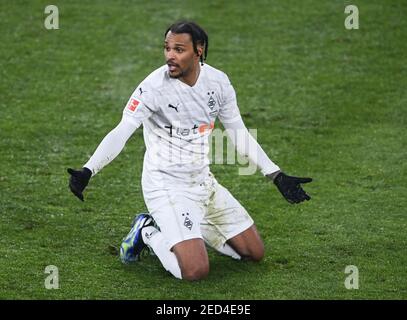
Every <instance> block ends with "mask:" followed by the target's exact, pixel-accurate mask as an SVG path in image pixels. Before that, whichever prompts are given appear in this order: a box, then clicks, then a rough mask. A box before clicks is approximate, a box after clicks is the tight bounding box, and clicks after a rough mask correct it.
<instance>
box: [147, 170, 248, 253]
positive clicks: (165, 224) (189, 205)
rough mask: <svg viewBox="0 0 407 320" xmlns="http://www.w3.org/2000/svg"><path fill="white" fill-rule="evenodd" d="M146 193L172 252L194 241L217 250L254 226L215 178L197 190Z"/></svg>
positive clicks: (192, 188)
mask: <svg viewBox="0 0 407 320" xmlns="http://www.w3.org/2000/svg"><path fill="white" fill-rule="evenodd" d="M143 192H144V200H145V203H146V206H147V208H148V211H149V213H150V214H151V215H152V217H153V218H154V220H155V221H156V223H157V225H158V226H159V228H160V230H161V232H162V233H163V235H164V237H165V238H166V239H167V246H168V249H171V248H172V247H173V246H174V245H175V244H177V243H179V242H181V241H184V240H189V239H194V238H201V239H203V240H204V241H205V242H206V243H207V244H208V245H210V246H211V247H213V248H215V249H217V248H220V247H222V246H223V245H224V244H225V242H226V241H227V240H229V239H230V238H233V237H234V236H236V235H238V234H239V233H241V232H243V231H245V230H247V229H248V228H249V227H251V226H252V225H253V219H252V218H251V217H250V215H249V214H248V213H247V211H246V209H245V208H243V206H242V205H241V204H240V203H239V202H238V201H237V200H236V199H235V198H234V197H233V196H232V194H231V193H230V192H229V191H228V190H227V189H226V188H224V187H223V186H221V185H220V184H219V183H218V182H217V181H216V179H215V177H214V176H213V175H212V174H209V176H208V177H207V179H206V180H205V182H204V183H202V184H200V185H196V186H194V187H190V188H185V187H174V188H171V189H159V190H154V191H152V190H149V191H145V190H144V189H143Z"/></svg>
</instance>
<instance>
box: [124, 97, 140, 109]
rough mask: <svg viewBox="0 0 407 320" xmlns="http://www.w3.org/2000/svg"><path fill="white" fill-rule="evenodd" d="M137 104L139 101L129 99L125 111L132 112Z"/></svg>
mask: <svg viewBox="0 0 407 320" xmlns="http://www.w3.org/2000/svg"><path fill="white" fill-rule="evenodd" d="M139 104H140V101H139V100H137V99H136V98H131V99H130V101H129V102H128V103H127V109H129V110H130V111H133V112H134V111H135V110H136V108H137V106H138V105H139Z"/></svg>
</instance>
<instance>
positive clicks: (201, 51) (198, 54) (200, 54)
mask: <svg viewBox="0 0 407 320" xmlns="http://www.w3.org/2000/svg"><path fill="white" fill-rule="evenodd" d="M196 51H198V53H197V54H196V55H197V56H198V57H201V56H202V54H203V47H202V46H200V45H198V46H197V48H196Z"/></svg>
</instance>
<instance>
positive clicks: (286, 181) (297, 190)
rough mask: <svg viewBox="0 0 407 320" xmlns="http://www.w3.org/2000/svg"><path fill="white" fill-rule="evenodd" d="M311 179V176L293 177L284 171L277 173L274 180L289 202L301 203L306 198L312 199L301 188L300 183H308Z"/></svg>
mask: <svg viewBox="0 0 407 320" xmlns="http://www.w3.org/2000/svg"><path fill="white" fill-rule="evenodd" d="M270 176H272V175H270ZM270 178H271V177H270ZM311 181H312V179H311V178H298V177H291V176H288V175H286V174H285V173H284V172H280V173H279V174H277V175H276V176H275V177H274V180H273V182H274V184H275V185H276V186H277V188H278V190H279V191H280V192H281V194H282V195H283V196H284V198H285V199H286V200H287V201H288V202H289V203H300V202H302V201H304V200H307V201H308V200H310V199H311V197H310V196H309V195H307V194H306V193H305V191H304V190H303V189H302V188H301V185H300V183H308V182H311Z"/></svg>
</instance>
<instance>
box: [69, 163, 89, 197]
mask: <svg viewBox="0 0 407 320" xmlns="http://www.w3.org/2000/svg"><path fill="white" fill-rule="evenodd" d="M67 171H68V173H69V174H70V175H71V177H70V179H69V189H71V191H72V193H73V194H74V195H75V196H77V197H78V198H79V199H80V200H82V201H83V194H82V192H83V190H85V188H86V186H87V185H88V183H89V180H90V177H91V176H92V171H90V170H89V169H88V168H85V167H84V168H82V170H74V169H71V168H68V170H67Z"/></svg>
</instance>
